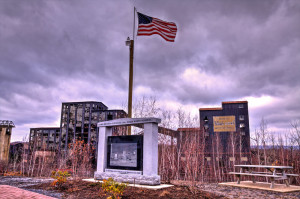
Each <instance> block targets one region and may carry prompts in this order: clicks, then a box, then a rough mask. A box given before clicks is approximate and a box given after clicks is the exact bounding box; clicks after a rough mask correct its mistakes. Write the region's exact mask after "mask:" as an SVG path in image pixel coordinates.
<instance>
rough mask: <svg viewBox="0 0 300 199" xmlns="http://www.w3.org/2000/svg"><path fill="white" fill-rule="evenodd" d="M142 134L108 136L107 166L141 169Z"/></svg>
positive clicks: (110, 167)
mask: <svg viewBox="0 0 300 199" xmlns="http://www.w3.org/2000/svg"><path fill="white" fill-rule="evenodd" d="M142 165H143V136H142V135H130V136H109V137H108V143H107V168H109V169H125V170H139V171H141V170H142Z"/></svg>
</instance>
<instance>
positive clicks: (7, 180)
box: [0, 176, 62, 199]
mask: <svg viewBox="0 0 300 199" xmlns="http://www.w3.org/2000/svg"><path fill="white" fill-rule="evenodd" d="M52 181H53V179H52V178H27V177H9V176H0V185H10V186H14V187H18V188H22V189H25V190H28V191H33V192H36V193H39V194H43V195H46V196H51V197H54V198H58V199H61V198H62V194H61V193H57V192H53V191H47V190H42V189H28V188H26V187H28V186H32V185H37V184H42V183H47V182H52Z"/></svg>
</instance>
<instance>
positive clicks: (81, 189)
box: [28, 181, 225, 199]
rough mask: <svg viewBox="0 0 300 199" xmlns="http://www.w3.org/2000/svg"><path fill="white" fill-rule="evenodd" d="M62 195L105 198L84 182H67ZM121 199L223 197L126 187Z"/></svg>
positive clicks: (47, 187) (181, 190) (98, 188)
mask: <svg viewBox="0 0 300 199" xmlns="http://www.w3.org/2000/svg"><path fill="white" fill-rule="evenodd" d="M28 188H31V189H44V190H48V191H54V190H57V189H56V188H55V187H53V186H50V183H43V184H39V185H33V186H30V187H28ZM57 191H59V192H61V193H62V194H63V198H72V199H73V198H91V199H93V198H107V196H108V195H106V194H105V193H104V192H103V190H102V188H101V184H100V183H90V182H84V181H68V182H67V183H65V184H64V185H63V187H62V189H60V190H57ZM122 198H123V199H136V198H138V199H149V198H162V199H164V198H174V199H177V198H178V199H179V198H180V199H183V198H189V199H190V198H191V199H196V198H197V199H198V198H199V199H201V198H207V199H212V198H214V199H219V198H225V197H223V196H217V195H214V194H212V193H209V192H204V191H200V190H198V189H192V188H189V187H188V186H177V185H176V186H173V187H170V188H166V189H160V190H150V189H143V188H137V187H129V186H128V187H126V189H125V191H124V194H123V196H122Z"/></svg>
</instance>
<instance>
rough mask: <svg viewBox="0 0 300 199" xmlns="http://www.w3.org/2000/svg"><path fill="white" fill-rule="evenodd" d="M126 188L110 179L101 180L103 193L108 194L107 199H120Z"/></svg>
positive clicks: (124, 185)
mask: <svg viewBox="0 0 300 199" xmlns="http://www.w3.org/2000/svg"><path fill="white" fill-rule="evenodd" d="M126 187H127V185H126V184H124V183H118V182H116V181H114V180H113V179H112V178H109V179H108V180H103V184H102V188H103V190H104V191H105V192H107V193H109V194H110V195H111V196H109V197H108V198H107V199H121V198H122V197H121V196H122V195H123V192H124V190H125V188H126Z"/></svg>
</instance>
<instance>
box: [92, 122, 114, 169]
mask: <svg viewBox="0 0 300 199" xmlns="http://www.w3.org/2000/svg"><path fill="white" fill-rule="evenodd" d="M108 136H112V127H100V128H99V137H98V154H97V155H98V156H97V171H96V174H97V173H102V172H104V169H105V168H106V164H107V140H108V138H107V137H108Z"/></svg>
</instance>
